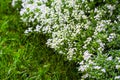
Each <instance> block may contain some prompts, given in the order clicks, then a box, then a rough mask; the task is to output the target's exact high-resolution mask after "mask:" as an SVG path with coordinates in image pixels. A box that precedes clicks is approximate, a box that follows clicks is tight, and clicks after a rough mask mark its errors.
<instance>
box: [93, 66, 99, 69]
mask: <svg viewBox="0 0 120 80" xmlns="http://www.w3.org/2000/svg"><path fill="white" fill-rule="evenodd" d="M93 68H94V69H100V68H101V67H100V66H94V67H93Z"/></svg>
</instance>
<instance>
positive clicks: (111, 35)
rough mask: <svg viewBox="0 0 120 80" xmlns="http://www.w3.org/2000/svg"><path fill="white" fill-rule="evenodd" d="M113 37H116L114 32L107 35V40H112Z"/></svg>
mask: <svg viewBox="0 0 120 80" xmlns="http://www.w3.org/2000/svg"><path fill="white" fill-rule="evenodd" d="M114 38H116V34H115V33H111V34H110V35H109V37H108V38H107V40H108V42H111V41H113V39H114Z"/></svg>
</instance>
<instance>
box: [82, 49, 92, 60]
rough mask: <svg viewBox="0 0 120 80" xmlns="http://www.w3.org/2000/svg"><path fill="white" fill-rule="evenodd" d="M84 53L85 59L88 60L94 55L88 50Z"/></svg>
mask: <svg viewBox="0 0 120 80" xmlns="http://www.w3.org/2000/svg"><path fill="white" fill-rule="evenodd" d="M83 54H84V55H83V58H84V60H88V59H89V58H90V57H91V55H92V54H90V53H89V52H88V50H87V51H85V52H84V53H83Z"/></svg>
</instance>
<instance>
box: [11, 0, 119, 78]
mask: <svg viewBox="0 0 120 80" xmlns="http://www.w3.org/2000/svg"><path fill="white" fill-rule="evenodd" d="M14 2H15V0H13V4H14ZM16 2H17V1H16ZM21 2H22V4H21V5H22V8H21V10H20V15H21V19H22V21H23V22H25V23H26V25H28V26H32V27H29V28H28V29H27V30H25V34H28V33H29V32H41V33H43V34H46V35H48V36H49V39H48V40H47V42H46V44H47V45H48V46H49V47H51V48H53V49H55V50H56V51H57V52H58V53H60V54H64V55H66V57H67V59H68V60H73V61H75V62H78V64H79V67H78V71H80V72H81V73H82V74H83V75H82V77H81V79H85V78H89V79H108V78H109V79H119V78H120V77H119V75H120V74H119V73H120V71H119V70H120V69H119V68H120V65H119V58H120V55H119V51H117V53H116V54H117V56H115V55H114V54H110V52H111V53H115V52H112V51H110V50H112V49H114V50H116V49H119V48H120V47H119V46H120V45H119V42H118V41H120V35H119V33H120V13H119V12H120V1H119V0H98V1H95V0H21ZM13 6H14V5H13ZM115 66H116V68H115ZM115 70H117V71H115ZM110 72H111V73H112V74H110ZM104 74H105V75H104ZM115 76H116V77H115Z"/></svg>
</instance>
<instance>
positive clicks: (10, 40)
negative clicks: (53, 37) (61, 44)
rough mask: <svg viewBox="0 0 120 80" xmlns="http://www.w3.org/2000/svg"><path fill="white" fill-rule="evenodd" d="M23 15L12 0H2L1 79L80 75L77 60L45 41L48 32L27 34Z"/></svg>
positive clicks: (63, 79)
mask: <svg viewBox="0 0 120 80" xmlns="http://www.w3.org/2000/svg"><path fill="white" fill-rule="evenodd" d="M19 18H20V17H19V12H18V11H17V10H15V8H12V7H11V0H0V80H78V79H80V74H79V73H77V69H76V68H75V63H74V62H69V61H67V60H65V57H64V56H63V55H60V54H57V53H56V52H55V51H54V50H52V49H50V48H48V47H47V46H46V45H45V43H46V40H47V37H46V36H45V35H43V34H37V33H36V34H33V33H32V34H30V35H28V36H26V35H24V30H25V29H26V27H27V26H25V25H24V23H22V22H21V21H20V19H19Z"/></svg>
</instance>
